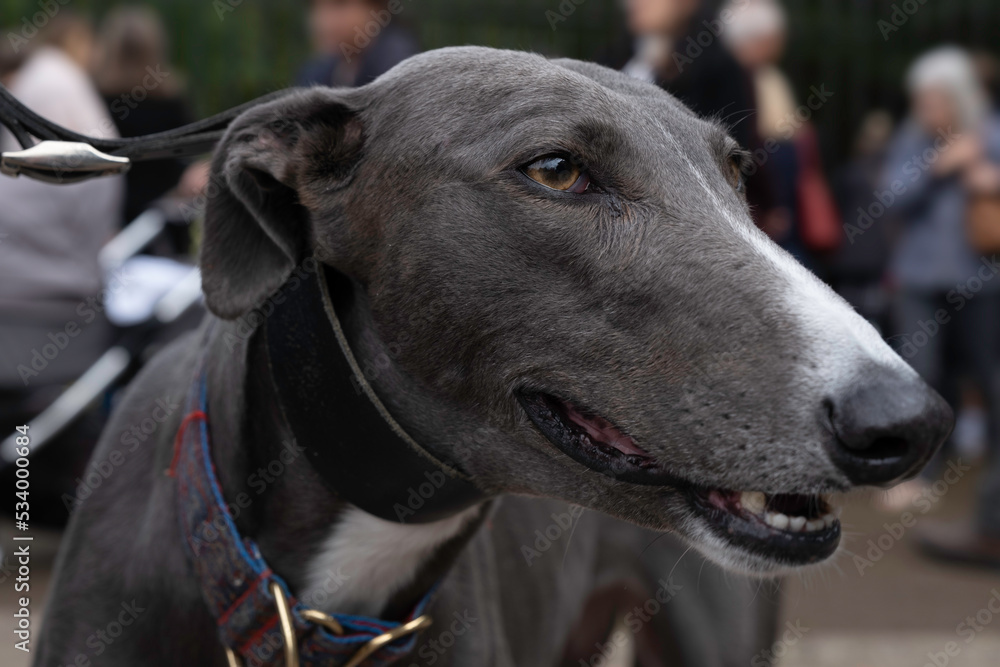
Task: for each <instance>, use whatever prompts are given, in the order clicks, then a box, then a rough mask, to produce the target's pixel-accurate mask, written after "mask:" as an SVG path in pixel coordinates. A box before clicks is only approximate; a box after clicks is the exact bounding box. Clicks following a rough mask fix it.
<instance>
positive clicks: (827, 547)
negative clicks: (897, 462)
mask: <svg viewBox="0 0 1000 667" xmlns="http://www.w3.org/2000/svg"><path fill="white" fill-rule="evenodd" d="M517 397H518V401H519V402H520V403H521V406H522V407H523V408H524V410H525V412H526V413H527V415H528V417H529V418H530V419H531V421H532V422H533V423H534V424H535V426H536V427H537V428H538V430H540V431H541V432H542V434H543V435H544V436H545V437H546V438H547V439H548V440H549V441H550V442H551V443H552V444H553V445H555V446H556V448H558V449H559V450H560V451H562V452H563V453H564V454H566V455H567V456H569V457H570V458H572V459H573V460H575V461H576V462H578V463H581V464H583V465H585V466H587V467H588V468H590V469H592V470H595V471H597V472H600V473H602V474H604V475H608V476H609V477H613V478H615V479H617V480H621V481H624V482H630V483H633V484H643V485H649V486H666V487H671V488H674V489H677V490H680V491H682V492H683V493H684V494H685V496H686V498H687V500H688V504H689V506H690V507H691V509H692V510H693V512H694V514H695V515H697V516H698V517H700V518H701V519H702V520H704V522H705V523H706V524H707V526H708V528H709V530H710V531H711V532H712V533H713V534H714V535H715V536H716V537H718V538H721V539H723V540H724V541H726V542H728V543H729V544H731V545H733V546H736V547H740V548H742V549H744V550H746V551H749V552H751V553H753V554H755V555H757V556H759V557H763V558H765V559H767V560H770V561H774V562H778V563H781V564H785V565H792V566H794V565H805V564H809V563H815V562H818V561H821V560H823V559H825V558H827V557H829V556H830V555H831V554H833V552H834V551H836V549H837V545H838V544H839V542H840V521H839V520H838V519H837V512H836V511H835V510H834V509H833V508H832V506H831V504H830V501H829V498H827V497H826V496H823V495H819V494H794V493H775V494H767V493H763V492H760V491H732V490H727V489H721V488H708V487H705V486H702V485H699V484H695V483H692V482H689V481H687V480H685V479H683V478H681V477H679V476H677V475H675V474H672V473H670V472H668V471H666V470H665V469H664V468H663V466H662V465H661V463H660V462H659V461H657V460H656V458H655V457H653V456H652V455H651V454H649V453H648V452H646V451H645V450H644V449H642V447H640V446H639V445H638V444H637V443H636V441H635V439H633V438H632V437H631V436H629V435H628V434H626V433H625V432H623V431H622V430H621V429H619V428H618V427H616V426H615V425H614V424H612V423H611V422H610V421H609V420H607V419H605V418H604V417H601V416H600V415H597V414H594V413H593V412H590V411H588V410H585V409H582V408H579V407H577V406H576V405H574V404H573V403H571V402H570V401H567V400H564V399H561V398H557V397H555V396H552V395H549V394H544V393H527V392H522V393H519V394H518V396H517Z"/></svg>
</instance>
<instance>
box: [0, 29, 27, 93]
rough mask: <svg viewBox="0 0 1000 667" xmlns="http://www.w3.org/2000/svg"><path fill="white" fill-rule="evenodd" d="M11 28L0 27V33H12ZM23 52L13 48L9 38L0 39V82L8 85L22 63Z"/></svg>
mask: <svg viewBox="0 0 1000 667" xmlns="http://www.w3.org/2000/svg"><path fill="white" fill-rule="evenodd" d="M12 33H13V31H12V30H4V29H2V28H0V34H2V35H9V34H12ZM24 58H25V52H24V51H23V50H22V49H16V48H14V45H13V44H12V43H11V40H9V39H4V40H0V84H2V85H4V86H7V87H10V84H11V82H12V81H13V80H14V75H15V74H16V73H17V70H18V69H20V67H21V65H23V64H24Z"/></svg>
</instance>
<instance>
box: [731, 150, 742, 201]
mask: <svg viewBox="0 0 1000 667" xmlns="http://www.w3.org/2000/svg"><path fill="white" fill-rule="evenodd" d="M729 182H730V183H732V184H733V188H735V190H736V191H737V192H739V193H742V192H743V189H744V183H743V160H742V159H741V158H740V156H739V155H734V156H732V157H731V158H729Z"/></svg>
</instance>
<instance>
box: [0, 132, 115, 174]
mask: <svg viewBox="0 0 1000 667" xmlns="http://www.w3.org/2000/svg"><path fill="white" fill-rule="evenodd" d="M130 166H131V163H130V162H129V159H128V158H127V157H118V156H117V155H108V154H107V153H102V152H101V151H99V150H97V149H96V148H94V147H93V146H91V145H90V144H85V143H81V142H78V141H41V142H39V143H37V144H35V145H34V146H32V147H31V148H26V149H24V150H21V151H7V152H5V153H0V173H3V174H6V175H7V176H15V177H16V176H27V177H29V178H34V179H35V180H38V181H45V182H46V183H60V184H62V183H76V182H78V181H84V180H87V179H88V178H97V177H99V176H112V175H115V174H123V173H125V172H126V171H128V169H129V167H130Z"/></svg>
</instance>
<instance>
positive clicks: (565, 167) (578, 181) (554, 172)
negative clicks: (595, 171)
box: [521, 155, 590, 194]
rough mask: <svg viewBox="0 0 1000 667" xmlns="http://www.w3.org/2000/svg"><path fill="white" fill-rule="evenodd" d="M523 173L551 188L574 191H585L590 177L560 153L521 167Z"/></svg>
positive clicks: (578, 192) (588, 185)
mask: <svg viewBox="0 0 1000 667" xmlns="http://www.w3.org/2000/svg"><path fill="white" fill-rule="evenodd" d="M521 171H522V172H524V175H525V176H527V177H528V178H530V179H531V180H533V181H535V182H536V183H541V184H542V185H544V186H545V187H547V188H552V189H553V190H562V191H563V192H575V193H577V194H580V193H583V192H586V191H587V188H588V187H590V177H589V176H587V174H586V172H584V171H583V170H582V169H581V168H580V167H579V166H577V165H576V164H575V163H574V162H573V161H572V160H571V159H569V158H567V157H563V156H560V155H547V156H546V157H541V158H538V159H537V160H535V161H534V162H532V163H531V164H529V165H527V166H526V167H524V168H522V169H521Z"/></svg>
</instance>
